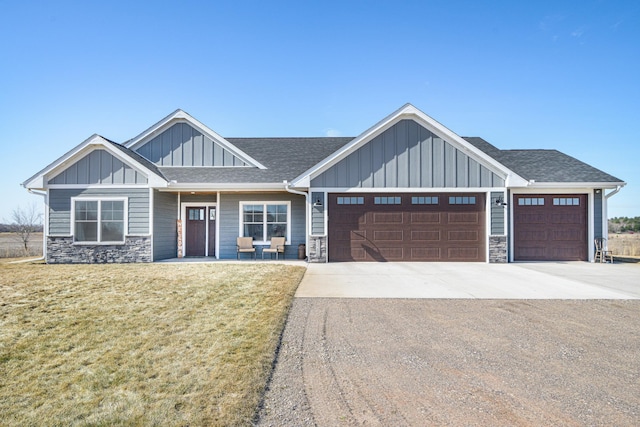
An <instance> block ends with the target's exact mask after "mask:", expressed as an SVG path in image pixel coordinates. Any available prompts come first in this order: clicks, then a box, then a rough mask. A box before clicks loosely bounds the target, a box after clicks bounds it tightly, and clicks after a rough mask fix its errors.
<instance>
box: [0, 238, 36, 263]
mask: <svg viewBox="0 0 640 427" xmlns="http://www.w3.org/2000/svg"><path fill="white" fill-rule="evenodd" d="M41 255H42V233H34V234H33V235H32V236H31V238H30V239H29V253H28V254H25V253H24V248H23V247H22V241H20V240H19V237H18V236H16V235H15V234H13V233H0V258H18V257H24V256H41Z"/></svg>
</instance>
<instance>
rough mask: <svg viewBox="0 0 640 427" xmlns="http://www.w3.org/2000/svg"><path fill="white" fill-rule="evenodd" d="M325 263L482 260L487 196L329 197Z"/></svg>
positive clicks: (348, 195)
mask: <svg viewBox="0 0 640 427" xmlns="http://www.w3.org/2000/svg"><path fill="white" fill-rule="evenodd" d="M328 208H329V209H328V213H329V240H328V246H329V261H484V260H485V259H486V254H485V247H486V246H485V240H486V238H485V194H484V193H470V194H455V193H440V194H414V193H406V194H329V206H328Z"/></svg>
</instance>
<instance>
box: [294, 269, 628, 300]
mask: <svg viewBox="0 0 640 427" xmlns="http://www.w3.org/2000/svg"><path fill="white" fill-rule="evenodd" d="M296 297H300V298H303V297H318V298H445V299H446V298H453V299H459V298H472V299H640V264H592V263H587V262H544V263H512V264H486V263H329V264H308V267H307V272H306V274H305V276H304V278H303V279H302V283H301V284H300V286H299V287H298V291H297V292H296Z"/></svg>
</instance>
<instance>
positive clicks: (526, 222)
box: [513, 194, 588, 261]
mask: <svg viewBox="0 0 640 427" xmlns="http://www.w3.org/2000/svg"><path fill="white" fill-rule="evenodd" d="M514 204H515V206H514V208H513V215H514V221H513V227H514V259H515V260H516V261H586V260H587V259H588V254H587V246H588V245H587V196H586V195H585V194H533V195H530V194H527V195H515V196H514Z"/></svg>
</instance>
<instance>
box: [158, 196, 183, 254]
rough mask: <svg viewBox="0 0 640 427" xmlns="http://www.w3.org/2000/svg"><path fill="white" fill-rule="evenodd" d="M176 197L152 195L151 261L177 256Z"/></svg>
mask: <svg viewBox="0 0 640 427" xmlns="http://www.w3.org/2000/svg"><path fill="white" fill-rule="evenodd" d="M177 221H178V195H177V194H175V193H163V192H160V191H154V193H153V260H154V261H157V260H161V259H168V258H175V257H177V256H178V227H177Z"/></svg>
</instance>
